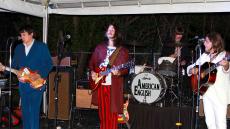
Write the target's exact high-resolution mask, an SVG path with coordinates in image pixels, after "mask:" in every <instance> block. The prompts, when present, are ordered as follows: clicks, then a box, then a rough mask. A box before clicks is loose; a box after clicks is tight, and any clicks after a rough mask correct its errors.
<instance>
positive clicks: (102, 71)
mask: <svg viewBox="0 0 230 129" xmlns="http://www.w3.org/2000/svg"><path fill="white" fill-rule="evenodd" d="M133 66H134V61H133V60H132V61H129V62H127V63H125V64H121V65H118V66H115V67H112V68H105V67H102V68H96V70H95V72H96V78H95V79H92V77H90V79H89V81H90V87H91V92H93V91H95V90H96V89H97V88H98V87H99V85H100V84H101V83H103V82H105V77H106V75H108V74H109V73H111V72H112V71H113V70H120V69H124V68H129V67H133Z"/></svg>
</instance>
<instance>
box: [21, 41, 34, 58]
mask: <svg viewBox="0 0 230 129" xmlns="http://www.w3.org/2000/svg"><path fill="white" fill-rule="evenodd" d="M33 44H34V39H33V40H32V43H31V44H30V45H29V46H27V45H26V44H25V43H23V45H24V46H25V53H26V56H27V55H28V54H29V52H30V49H31V47H32V46H33Z"/></svg>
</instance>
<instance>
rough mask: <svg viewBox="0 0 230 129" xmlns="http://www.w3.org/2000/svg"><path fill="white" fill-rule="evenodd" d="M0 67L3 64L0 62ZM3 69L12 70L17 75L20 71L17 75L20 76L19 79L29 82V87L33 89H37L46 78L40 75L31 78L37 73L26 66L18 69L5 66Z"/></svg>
mask: <svg viewBox="0 0 230 129" xmlns="http://www.w3.org/2000/svg"><path fill="white" fill-rule="evenodd" d="M0 67H4V66H3V65H2V64H1V63H0ZM5 70H6V71H9V72H12V73H14V74H16V75H18V73H19V72H20V73H21V75H20V76H19V78H20V79H19V81H21V82H25V83H30V85H31V87H32V88H34V89H39V88H40V87H41V86H43V85H44V84H45V83H46V80H45V79H43V78H41V77H40V78H36V79H33V76H35V75H37V74H38V73H37V72H34V71H32V70H30V69H29V68H27V67H24V68H21V69H19V70H16V69H13V68H11V69H10V68H9V67H5Z"/></svg>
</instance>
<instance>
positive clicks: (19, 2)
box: [0, 0, 230, 17]
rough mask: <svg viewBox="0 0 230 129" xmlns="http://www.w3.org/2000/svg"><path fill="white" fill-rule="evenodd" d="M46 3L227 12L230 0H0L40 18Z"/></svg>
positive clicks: (97, 9) (105, 11)
mask: <svg viewBox="0 0 230 129" xmlns="http://www.w3.org/2000/svg"><path fill="white" fill-rule="evenodd" d="M48 3H49V4H48ZM46 5H48V13H49V14H65V15H113V14H118V15H119V14H159V13H200V12H230V8H229V7H230V0H0V9H3V10H11V11H15V12H21V13H25V14H30V15H34V16H39V17H45V15H46Z"/></svg>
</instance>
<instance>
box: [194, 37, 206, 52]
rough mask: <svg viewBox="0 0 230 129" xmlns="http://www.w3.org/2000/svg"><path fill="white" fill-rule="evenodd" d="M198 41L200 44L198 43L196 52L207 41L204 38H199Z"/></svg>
mask: <svg viewBox="0 0 230 129" xmlns="http://www.w3.org/2000/svg"><path fill="white" fill-rule="evenodd" d="M197 40H198V41H197V42H198V43H197V45H196V48H195V49H196V50H197V49H198V48H200V47H201V46H202V45H203V44H204V41H205V39H204V38H199V39H197Z"/></svg>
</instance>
